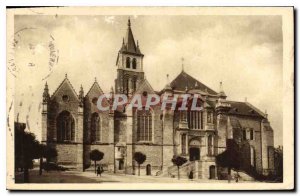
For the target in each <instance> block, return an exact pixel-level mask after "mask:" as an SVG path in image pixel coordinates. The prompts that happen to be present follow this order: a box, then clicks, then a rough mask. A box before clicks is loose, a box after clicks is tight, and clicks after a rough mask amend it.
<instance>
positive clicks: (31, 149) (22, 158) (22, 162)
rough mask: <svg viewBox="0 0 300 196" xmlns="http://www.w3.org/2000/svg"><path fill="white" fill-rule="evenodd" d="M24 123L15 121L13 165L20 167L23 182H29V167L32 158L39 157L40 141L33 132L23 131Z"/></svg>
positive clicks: (31, 163)
mask: <svg viewBox="0 0 300 196" xmlns="http://www.w3.org/2000/svg"><path fill="white" fill-rule="evenodd" d="M25 128H26V125H25V124H24V123H15V165H16V169H18V168H21V169H22V171H23V172H24V173H23V182H25V183H28V182H29V169H31V168H32V167H33V159H36V158H39V156H40V155H39V153H40V151H39V150H38V149H40V143H39V142H38V141H37V140H36V138H35V135H34V134H33V133H29V132H26V131H25Z"/></svg>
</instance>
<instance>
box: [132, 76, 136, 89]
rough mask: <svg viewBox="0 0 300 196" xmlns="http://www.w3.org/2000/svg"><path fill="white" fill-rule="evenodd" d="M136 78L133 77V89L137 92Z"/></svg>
mask: <svg viewBox="0 0 300 196" xmlns="http://www.w3.org/2000/svg"><path fill="white" fill-rule="evenodd" d="M136 82H137V81H136V78H133V79H132V88H133V91H134V92H135V91H136Z"/></svg>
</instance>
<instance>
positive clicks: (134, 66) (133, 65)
mask: <svg viewBox="0 0 300 196" xmlns="http://www.w3.org/2000/svg"><path fill="white" fill-rule="evenodd" d="M132 69H136V59H135V58H133V59H132Z"/></svg>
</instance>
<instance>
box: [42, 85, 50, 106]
mask: <svg viewBox="0 0 300 196" xmlns="http://www.w3.org/2000/svg"><path fill="white" fill-rule="evenodd" d="M49 98H50V95H49V89H48V84H47V82H46V84H45V87H44V92H43V102H44V103H47V102H48V100H49Z"/></svg>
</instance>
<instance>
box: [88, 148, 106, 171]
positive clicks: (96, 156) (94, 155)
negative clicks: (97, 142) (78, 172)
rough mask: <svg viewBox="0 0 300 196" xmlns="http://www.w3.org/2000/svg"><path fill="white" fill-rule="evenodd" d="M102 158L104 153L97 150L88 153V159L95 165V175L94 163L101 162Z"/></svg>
mask: <svg viewBox="0 0 300 196" xmlns="http://www.w3.org/2000/svg"><path fill="white" fill-rule="evenodd" d="M103 157H104V153H103V152H101V151H99V150H97V149H95V150H92V151H91V152H90V159H91V160H92V161H94V165H95V173H96V163H97V161H101V160H102V159H103Z"/></svg>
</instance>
